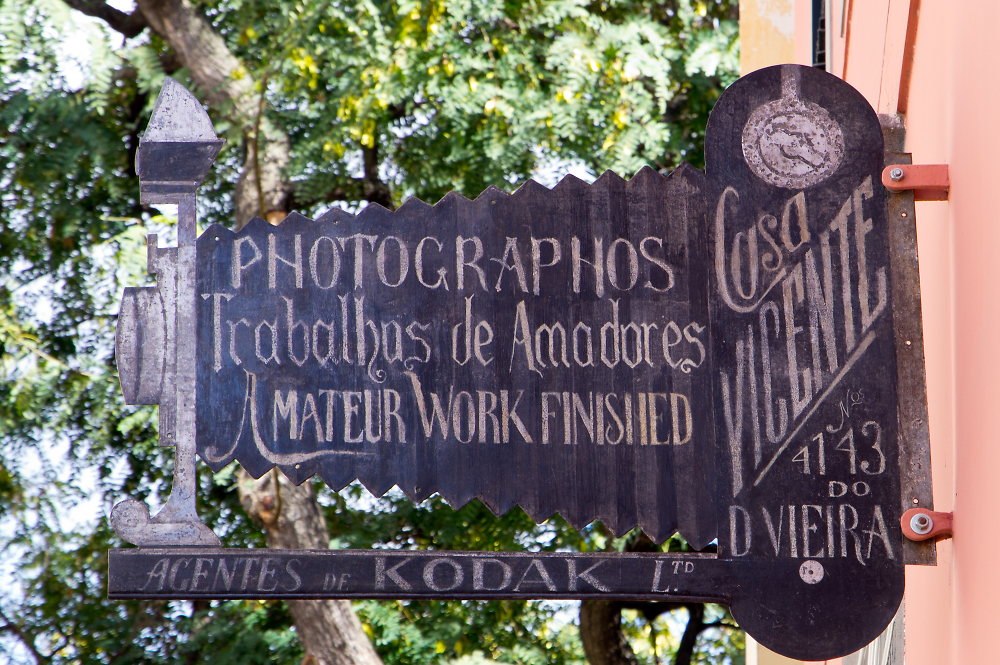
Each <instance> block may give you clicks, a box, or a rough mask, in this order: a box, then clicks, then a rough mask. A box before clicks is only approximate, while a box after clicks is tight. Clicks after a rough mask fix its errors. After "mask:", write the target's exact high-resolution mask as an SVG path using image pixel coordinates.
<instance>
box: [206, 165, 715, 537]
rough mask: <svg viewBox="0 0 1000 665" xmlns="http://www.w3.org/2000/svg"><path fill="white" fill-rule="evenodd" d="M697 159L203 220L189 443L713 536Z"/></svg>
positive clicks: (300, 466)
mask: <svg viewBox="0 0 1000 665" xmlns="http://www.w3.org/2000/svg"><path fill="white" fill-rule="evenodd" d="M703 181H704V176H703V175H702V174H701V173H699V172H698V171H697V170H695V169H693V168H691V167H689V166H684V167H682V168H680V169H678V170H677V171H675V172H674V173H673V174H671V175H670V176H669V177H663V176H661V175H659V174H658V173H656V172H655V171H652V170H651V169H644V170H642V171H640V172H639V173H638V174H636V176H635V177H633V178H632V179H631V180H630V181H628V182H626V181H625V180H623V179H622V178H620V177H618V176H616V175H614V174H613V173H610V172H609V173H605V174H604V175H603V176H601V177H600V178H599V179H598V180H597V181H596V182H595V183H594V184H593V185H587V184H585V183H583V182H582V181H580V180H578V179H576V178H573V177H567V178H566V179H564V180H563V181H562V182H561V183H559V185H557V186H556V187H555V188H554V189H552V190H549V189H547V188H545V187H543V186H541V185H538V184H537V183H535V182H533V181H529V182H528V183H527V184H525V185H524V186H523V187H521V188H520V189H518V190H517V191H516V192H515V193H513V194H508V193H506V192H504V191H501V190H499V189H496V188H490V189H487V190H486V191H485V192H483V193H482V194H481V195H480V196H479V197H478V198H477V199H476V200H474V201H470V200H468V199H466V198H464V197H462V196H460V195H458V194H456V193H451V194H449V195H448V196H446V197H445V198H444V199H442V200H441V201H440V202H439V203H438V204H437V205H435V206H429V205H427V204H425V203H423V202H421V201H419V200H416V199H410V200H409V201H407V202H406V203H405V204H404V205H403V206H402V207H401V208H400V209H399V210H397V211H395V212H389V211H387V210H385V209H383V208H380V207H378V206H370V207H368V208H366V209H365V210H363V211H362V212H361V213H360V214H359V215H357V216H356V217H355V216H353V215H350V214H347V213H343V212H340V211H333V212H331V213H327V214H326V215H324V216H323V217H321V218H320V219H319V220H316V221H313V220H310V219H307V218H305V217H302V216H299V215H291V216H289V217H288V218H287V219H286V220H285V221H284V222H282V223H281V224H280V225H278V226H271V225H269V224H267V223H266V222H264V221H263V220H261V219H254V220H253V221H251V222H250V223H249V224H248V225H247V226H245V227H244V228H243V229H241V230H240V231H239V232H236V233H233V232H231V231H229V230H227V229H225V228H223V227H220V226H212V227H211V228H209V229H208V230H207V231H206V232H205V233H204V234H203V235H202V236H201V238H199V240H198V275H197V278H198V292H199V294H200V295H199V311H198V349H199V353H198V357H199V361H198V369H197V371H198V395H197V412H198V450H199V453H200V454H201V456H202V458H203V459H204V460H205V461H206V462H207V463H208V464H209V466H211V467H212V468H213V469H220V468H221V467H222V466H224V465H226V464H228V463H229V462H231V461H232V460H234V459H236V460H239V462H240V463H241V464H243V466H244V467H245V468H246V469H247V470H248V471H249V472H250V473H251V474H253V475H255V476H260V475H261V474H263V473H265V472H267V471H268V470H269V469H271V468H273V467H274V466H278V467H280V468H281V469H282V471H283V472H284V473H285V474H287V475H288V476H289V477H290V478H291V479H292V480H293V481H295V482H301V481H303V480H305V479H306V478H308V477H310V476H312V475H313V474H319V475H320V476H321V477H322V478H323V480H324V481H325V482H326V483H327V484H329V485H330V486H331V487H333V488H334V489H337V488H341V487H343V486H345V485H346V484H347V483H349V482H351V481H353V480H354V479H358V480H360V481H361V482H362V483H363V484H364V485H365V486H366V487H367V488H368V489H370V490H371V491H372V492H373V493H374V494H376V495H381V494H382V493H384V492H386V491H387V490H388V489H389V488H391V487H392V486H393V485H397V486H399V487H400V488H401V489H402V491H403V492H405V493H406V494H407V495H408V496H409V497H410V498H411V499H413V500H414V501H420V500H423V499H424V498H426V497H428V496H430V495H431V494H433V493H435V492H439V493H440V494H441V495H442V496H443V497H444V498H445V499H446V500H447V501H448V502H449V503H451V504H452V505H453V506H456V507H457V506H461V505H463V504H465V503H466V502H468V501H469V500H471V499H473V498H479V499H481V500H482V501H483V502H484V503H486V505H488V506H489V507H490V508H491V509H492V510H493V511H494V512H496V513H498V514H500V513H504V512H506V511H507V510H509V509H510V508H511V507H513V506H514V505H515V504H517V505H520V506H521V507H522V508H524V510H525V511H527V513H528V514H529V515H530V516H531V517H532V518H533V519H535V520H537V521H542V520H545V519H546V518H548V517H550V516H551V515H553V514H554V513H557V512H558V513H560V514H561V515H563V516H564V517H565V518H566V519H567V520H568V521H569V522H570V523H571V524H573V525H575V526H577V527H581V526H584V525H586V524H588V523H589V522H591V521H593V520H595V519H600V520H601V521H602V522H603V523H604V524H606V525H607V526H608V527H609V528H610V529H611V530H612V531H614V532H615V533H616V534H622V533H625V532H627V531H628V530H630V529H631V528H633V527H635V526H637V525H638V526H640V527H641V528H642V529H643V531H645V532H646V533H647V534H648V535H649V536H650V537H651V538H653V539H654V540H655V541H658V542H659V541H662V540H664V539H666V538H667V537H669V536H670V535H671V534H673V533H675V532H676V531H679V532H680V533H681V534H683V535H684V537H686V538H687V539H688V540H689V541H690V542H691V543H692V544H693V545H694V546H695V547H698V548H702V547H704V546H706V545H708V544H709V543H710V542H711V541H712V540H713V539H714V538H715V537H716V531H717V530H716V526H715V524H716V517H715V513H716V505H715V499H714V496H715V482H716V481H715V473H714V465H715V446H714V441H715V431H714V427H713V418H712V394H711V380H712V377H711V375H710V367H711V366H712V362H711V357H710V356H711V353H712V350H711V348H712V347H711V343H710V341H709V332H708V331H709V327H708V326H709V321H708V300H709V296H708V285H709V275H708V271H709V266H710V259H709V247H708V231H709V227H708V224H707V220H706V216H705V215H706V213H705V199H704V191H705V186H704V184H703Z"/></svg>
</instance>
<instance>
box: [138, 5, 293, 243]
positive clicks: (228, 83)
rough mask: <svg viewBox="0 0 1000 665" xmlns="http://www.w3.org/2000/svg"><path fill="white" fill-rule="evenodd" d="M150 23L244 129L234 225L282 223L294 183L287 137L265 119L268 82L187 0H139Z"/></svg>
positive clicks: (207, 92) (216, 103)
mask: <svg viewBox="0 0 1000 665" xmlns="http://www.w3.org/2000/svg"><path fill="white" fill-rule="evenodd" d="M138 7H139V10H140V11H141V12H142V15H143V16H144V17H145V19H146V21H147V23H148V24H149V26H150V27H151V28H152V29H153V30H154V31H155V32H156V33H157V34H158V35H160V36H161V37H162V38H163V39H164V40H166V42H167V43H168V44H170V47H171V48H172V49H173V50H174V53H176V54H177V59H178V60H179V61H180V62H181V64H183V65H184V66H185V67H187V68H188V70H189V71H190V72H191V78H192V79H194V82H195V83H196V84H197V85H198V88H199V89H201V90H202V91H203V92H204V93H205V96H206V97H207V99H208V102H209V103H210V104H212V105H213V106H214V107H216V109H217V110H220V111H222V112H223V113H225V115H226V116H227V117H228V118H229V120H230V121H231V122H233V124H235V125H236V126H237V127H241V128H242V129H243V132H244V135H245V136H246V141H247V150H246V160H245V161H244V163H243V170H242V173H241V174H240V179H239V182H238V183H237V184H236V192H235V195H234V206H233V207H234V209H235V213H236V228H237V229H239V228H241V227H242V226H243V225H244V224H246V223H247V222H248V221H250V219H251V218H252V217H253V216H254V215H259V216H260V217H264V218H266V219H269V220H271V221H275V222H278V221H281V219H283V218H284V216H285V214H286V213H287V211H288V200H289V196H290V194H291V187H290V186H289V183H288V182H287V181H286V180H285V178H284V175H283V173H282V170H283V169H284V168H285V167H286V166H287V165H288V160H289V142H288V136H287V135H286V134H285V133H284V132H283V131H281V129H279V128H278V127H275V126H274V125H272V124H271V123H269V122H268V121H267V119H266V118H265V117H264V92H265V90H264V89H263V88H266V86H267V82H266V81H263V82H261V89H260V90H255V81H254V79H253V78H252V77H251V76H250V75H249V74H247V73H245V71H244V70H243V68H242V67H241V65H240V62H239V60H237V59H236V57H235V56H233V54H232V53H230V52H229V48H228V47H227V46H226V43H225V41H224V40H223V39H222V37H221V36H219V35H218V34H217V33H216V32H215V30H214V29H213V28H212V26H211V25H210V24H209V23H208V21H206V20H205V19H204V17H202V16H201V15H200V14H199V13H198V12H197V11H196V10H195V9H194V7H193V6H192V5H191V3H190V2H189V0H138Z"/></svg>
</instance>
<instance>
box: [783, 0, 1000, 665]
mask: <svg viewBox="0 0 1000 665" xmlns="http://www.w3.org/2000/svg"><path fill="white" fill-rule="evenodd" d="M917 2H919V13H916V14H913V13H910V12H908V11H907V10H908V9H909V8H910V7H912V6H913V3H917ZM804 4H805V3H802V2H799V3H798V5H797V7H796V9H798V8H799V7H800V6H802V5H804ZM851 5H852V15H851V24H850V39H849V40H848V43H847V45H846V54H845V59H846V63H847V67H846V71H845V73H844V76H845V78H846V80H847V81H848V82H850V83H852V84H854V85H855V86H856V87H858V88H859V89H860V90H861V91H862V92H863V93H864V94H865V96H866V97H867V98H868V99H869V101H870V102H871V103H872V105H873V106H875V107H876V108H877V109H878V110H879V111H880V112H892V111H894V110H897V108H904V109H905V111H906V136H907V146H906V149H907V151H908V152H911V153H912V154H913V161H914V163H918V164H919V163H923V164H934V163H946V164H948V165H949V168H950V174H951V183H952V188H951V195H950V200H949V201H948V202H942V203H930V202H927V203H918V204H917V225H918V236H919V245H920V272H921V297H922V303H923V320H924V341H925V347H926V364H927V390H928V400H929V407H930V428H931V442H932V458H933V459H932V462H933V474H934V501H935V508H936V509H937V510H942V511H950V510H954V512H955V536H954V539H953V540H951V541H944V542H941V543H940V544H939V545H938V566H937V567H935V568H928V567H917V566H911V567H908V568H907V579H906V584H907V591H906V663H907V665H931V664H933V665H945V664H954V665H958V664H965V663H1000V647H998V646H997V639H996V631H997V629H996V626H995V624H996V619H995V606H996V599H997V598H998V597H1000V574H997V571H996V566H995V561H996V558H997V553H998V552H1000V530H998V529H997V528H996V527H995V526H994V523H993V521H992V519H991V518H992V516H993V515H994V514H995V512H996V509H995V508H994V506H995V500H996V495H997V492H998V490H1000V479H998V477H997V471H998V470H1000V441H998V440H997V435H996V431H997V429H998V428H997V421H998V418H1000V344H998V340H997V338H998V330H1000V291H998V290H997V289H995V288H994V287H995V285H997V284H998V283H1000V253H998V249H1000V212H998V205H997V195H998V193H1000V187H998V180H997V179H996V177H995V175H994V174H996V173H997V171H998V169H997V168H996V166H995V164H994V162H995V160H996V155H997V153H998V152H1000V128H998V124H997V120H996V119H995V118H996V109H997V107H998V105H1000V104H998V102H1000V91H998V86H1000V72H998V69H997V67H996V64H995V63H996V56H995V44H996V42H997V37H996V31H997V26H998V25H1000V2H997V1H996V0H892V1H891V2H886V1H885V0H875V1H873V2H871V3H868V2H865V3H861V2H858V0H854V1H853V2H852V3H851ZM913 20H917V30H916V36H915V40H914V41H913V49H912V61H907V60H905V59H903V58H901V57H900V53H901V52H900V51H899V45H898V37H899V35H901V34H905V28H906V25H907V21H913ZM900 22H902V25H900ZM862 35H864V37H863V38H858V39H856V37H861V36H862ZM894 39H895V40H896V42H893V40H894ZM893 49H896V50H895V51H893ZM908 64H912V68H913V69H912V78H911V80H910V84H909V89H908V90H906V89H905V87H904V88H903V89H902V90H900V91H899V93H898V94H897V98H893V94H894V91H893V84H894V82H895V81H898V80H899V77H900V72H901V67H905V66H907V65H908ZM893 77H895V79H893ZM907 93H908V96H907ZM900 96H901V97H902V98H901V99H900V98H898V97H900Z"/></svg>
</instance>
